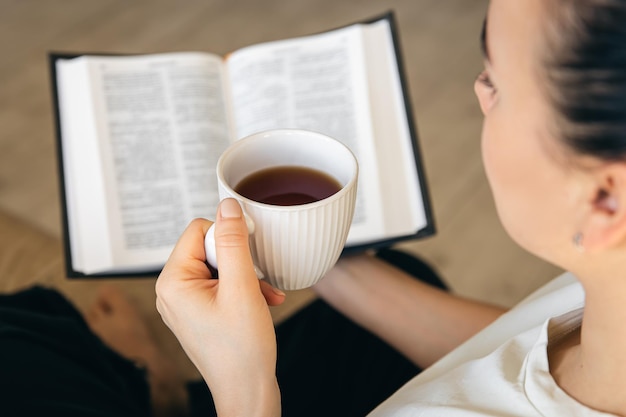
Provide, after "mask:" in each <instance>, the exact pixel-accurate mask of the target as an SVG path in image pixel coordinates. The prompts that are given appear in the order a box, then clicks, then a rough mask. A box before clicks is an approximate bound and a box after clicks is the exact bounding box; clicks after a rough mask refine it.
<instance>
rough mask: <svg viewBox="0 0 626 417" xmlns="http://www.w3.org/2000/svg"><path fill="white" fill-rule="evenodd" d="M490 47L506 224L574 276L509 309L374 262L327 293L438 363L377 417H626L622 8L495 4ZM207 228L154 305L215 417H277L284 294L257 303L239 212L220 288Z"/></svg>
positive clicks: (489, 141)
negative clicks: (208, 258) (200, 381)
mask: <svg viewBox="0 0 626 417" xmlns="http://www.w3.org/2000/svg"><path fill="white" fill-rule="evenodd" d="M483 46H484V48H483V49H484V53H485V71H484V72H483V73H482V74H481V75H480V76H479V78H478V80H477V81H476V85H475V89H476V94H477V96H478V100H479V103H480V106H481V109H482V111H483V112H484V115H485V122H484V128H483V135H482V151H483V159H484V163H485V167H486V171H487V176H488V179H489V182H490V185H491V188H492V191H493V194H494V198H495V202H496V205H497V209H498V214H499V217H500V219H501V221H502V223H503V224H504V226H505V228H506V230H507V232H508V233H509V234H510V236H511V237H512V238H513V239H514V240H515V241H516V242H517V243H519V244H520V245H521V246H522V247H524V248H525V249H527V250H528V251H530V252H532V253H534V254H536V255H537V256H539V257H541V258H543V259H546V260H548V261H550V262H552V263H554V264H556V265H558V266H560V267H562V268H564V269H567V270H569V271H571V274H566V275H564V276H562V277H559V278H557V279H556V280H555V281H553V282H552V283H550V284H549V285H548V286H546V287H544V288H543V289H541V290H540V291H538V292H537V293H536V294H534V295H533V296H531V297H529V298H528V299H527V300H525V301H524V302H523V303H522V304H520V305H519V306H517V307H515V308H514V309H512V310H511V311H509V312H506V313H504V312H503V311H500V310H499V309H497V308H494V307H491V306H487V305H482V304H477V303H473V302H469V301H466V300H462V299H458V298H455V297H453V296H451V295H448V294H447V293H445V292H442V291H440V290H437V289H433V288H431V287H429V286H427V285H425V284H423V283H421V282H419V281H416V280H414V279H412V278H410V277H409V276H408V275H406V274H404V273H403V272H401V271H399V270H397V269H396V268H394V267H392V266H390V265H388V264H385V263H384V262H381V261H380V260H378V259H376V258H372V257H368V256H361V257H355V258H349V259H345V260H342V261H341V262H339V264H338V265H337V267H336V268H335V269H334V270H333V271H332V272H331V273H330V274H329V275H328V277H327V278H325V279H324V280H322V282H321V283H320V284H318V285H317V287H316V291H317V292H318V293H319V295H320V296H321V297H322V298H323V299H324V300H326V301H327V302H328V303H330V304H331V305H333V306H335V307H336V308H337V309H339V310H341V311H342V312H344V313H345V314H346V315H347V316H348V317H351V318H352V319H353V320H355V321H356V322H357V323H359V324H361V325H362V326H364V327H365V328H367V329H369V330H370V331H372V332H373V333H375V334H377V335H379V336H380V337H381V338H382V339H384V340H386V341H387V342H389V343H390V344H391V345H392V346H394V347H396V348H397V349H398V350H399V351H400V352H402V353H404V354H405V355H406V356H407V357H408V358H410V359H411V360H412V361H413V362H414V363H415V364H417V365H419V366H421V367H429V368H428V369H427V370H426V371H424V372H423V373H421V374H420V375H418V376H417V377H416V378H415V379H413V380H411V381H410V382H409V383H408V384H406V385H405V386H404V387H403V388H402V389H400V390H399V391H398V392H397V393H396V394H394V395H392V396H391V397H390V398H389V399H388V400H387V401H385V402H384V403H383V404H382V405H381V406H380V407H378V408H377V409H376V410H374V411H373V414H372V415H375V416H383V415H399V416H402V415H420V416H422V415H446V416H448V415H450V416H456V415H459V416H462V415H463V416H464V415H472V416H474V415H511V416H512V415H524V416H530V415H555V416H556V415H559V416H562V415H605V414H603V413H611V414H614V415H622V416H626V396H624V395H623V392H624V389H625V388H626V355H624V353H623V352H626V329H625V328H624V324H623V323H624V321H625V320H626V276H624V274H625V273H624V271H626V252H625V250H626V248H625V245H626V1H624V0H585V1H565V0H527V1H521V2H520V1H518V2H515V1H514V2H512V1H508V0H493V1H492V3H491V5H490V8H489V11H488V15H487V20H486V25H485V30H484V36H483ZM209 225H210V223H209V222H207V221H202V220H198V221H195V222H193V223H192V224H191V225H190V226H189V228H188V229H187V231H186V232H185V233H184V234H183V236H182V237H181V239H180V241H179V243H178V245H177V247H176V249H175V250H174V252H173V253H172V256H171V258H170V260H169V261H168V264H167V265H166V267H165V269H164V270H163V272H162V274H161V276H160V277H159V279H158V282H157V295H158V301H157V306H158V309H159V311H160V313H161V315H162V317H163V319H164V321H165V322H166V323H167V324H168V326H169V327H170V328H171V329H172V330H173V332H174V333H175V334H176V336H177V337H178V338H179V340H180V341H181V344H182V345H183V347H184V348H185V351H186V352H187V354H188V355H189V357H190V358H191V359H192V361H193V362H194V363H195V364H196V366H197V367H198V369H199V370H200V372H201V373H202V375H203V377H204V378H205V380H206V381H207V383H208V385H209V387H210V388H211V391H212V393H213V396H214V400H215V404H216V407H217V411H218V414H219V415H224V416H228V415H246V416H254V415H267V416H277V415H279V414H280V413H281V408H280V402H281V396H280V390H279V385H278V383H277V379H276V373H275V369H276V356H277V353H276V341H275V333H274V327H273V325H272V320H271V317H270V314H269V310H268V307H267V305H268V304H270V305H273V304H279V303H280V302H282V300H283V299H284V295H283V294H282V293H280V292H278V291H272V289H271V288H269V287H268V286H266V285H263V284H262V285H261V291H259V284H258V283H257V281H256V277H255V275H254V272H253V268H252V264H251V261H250V254H249V249H248V247H247V235H246V229H245V224H244V222H243V220H242V217H241V211H240V209H239V207H238V205H237V204H236V203H234V202H233V201H232V200H225V201H224V202H223V203H222V204H221V206H220V210H219V213H218V216H217V225H216V240H217V251H218V262H219V267H220V280H219V282H218V281H217V280H210V279H208V278H209V277H210V275H209V272H208V270H207V269H206V267H205V266H204V262H203V260H204V254H203V251H202V241H203V235H204V233H205V232H206V230H207V229H208V227H209ZM574 277H575V278H574ZM503 313H504V314H503ZM492 322H493V323H492ZM490 323H491V324H490ZM485 326H486V327H485ZM483 328H484V329H483ZM481 329H482V330H481ZM472 335H474V336H473V337H472ZM470 337H471V338H470ZM468 338H470V340H468V341H467V342H465V341H466V340H467V339H468ZM431 365H432V366H431Z"/></svg>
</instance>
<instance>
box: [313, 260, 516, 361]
mask: <svg viewBox="0 0 626 417" xmlns="http://www.w3.org/2000/svg"><path fill="white" fill-rule="evenodd" d="M314 290H315V291H316V292H317V294H318V295H319V296H320V297H322V298H323V299H324V300H325V301H326V302H328V303H329V304H330V305H332V306H333V307H334V308H336V309H337V310H339V311H341V312H342V313H343V314H345V315H346V316H347V317H349V318H350V319H352V320H353V321H355V322H356V323H358V324H360V325H361V326H363V327H364V328H366V329H368V330H369V331H371V332H372V333H374V334H376V335H378V336H379V337H380V338H381V339H383V340H385V341H386V342H387V343H389V344H390V345H391V346H393V347H395V348H396V349H397V350H399V351H400V352H402V353H403V354H404V355H406V356H407V358H409V359H410V360H411V361H412V362H414V363H415V364H416V365H417V366H419V367H421V368H425V367H428V366H429V365H431V364H432V363H434V362H435V361H437V360H438V359H439V358H441V357H442V356H444V355H445V354H446V353H448V352H450V351H451V350H453V349H454V348H456V347H457V346H458V345H460V344H461V343H462V342H464V341H465V340H467V339H468V338H469V337H470V336H472V335H474V334H475V333H476V332H478V331H479V330H481V329H482V328H484V327H485V326H487V325H488V324H489V323H491V322H492V321H494V320H495V319H496V318H498V317H499V316H500V315H501V314H502V313H504V312H505V311H506V310H505V309H503V308H500V307H496V306H493V305H489V304H486V303H480V302H476V301H471V300H468V299H464V298H461V297H458V296H455V295H452V294H449V293H447V292H445V291H443V290H440V289H438V288H435V287H433V286H431V285H428V284H425V283H423V282H421V281H419V280H417V279H415V278H414V277H412V276H411V275H408V274H406V273H405V272H403V271H401V270H400V269H397V268H396V267H394V266H393V265H391V264H389V263H387V262H384V261H382V260H380V259H377V258H375V257H373V256H368V255H359V256H354V257H348V258H345V259H342V260H340V261H339V262H338V263H337V265H336V266H335V268H333V269H332V270H331V271H330V272H329V273H328V275H327V276H326V277H325V278H324V279H323V280H321V281H320V282H319V283H318V284H317V285H316V286H315V287H314Z"/></svg>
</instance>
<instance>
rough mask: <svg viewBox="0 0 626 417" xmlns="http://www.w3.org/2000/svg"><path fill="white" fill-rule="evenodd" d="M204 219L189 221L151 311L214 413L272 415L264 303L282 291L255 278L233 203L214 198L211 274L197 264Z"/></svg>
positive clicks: (271, 341)
mask: <svg viewBox="0 0 626 417" xmlns="http://www.w3.org/2000/svg"><path fill="white" fill-rule="evenodd" d="M210 226H211V222H210V221H208V220H203V219H196V220H194V221H193V222H192V223H191V224H190V225H189V226H188V227H187V229H186V230H185V232H184V233H183V234H182V236H181V237H180V239H179V241H178V243H177V244H176V247H175V248H174V250H173V252H172V254H171V255H170V258H169V260H168V262H167V264H166V265H165V267H164V268H163V271H162V272H161V275H160V276H159V278H158V280H157V283H156V293H157V310H158V311H159V313H160V314H161V317H162V318H163V321H164V322H165V324H166V325H167V326H168V327H169V328H170V329H171V330H172V332H173V333H174V335H175V336H176V337H177V338H178V340H179V342H180V343H181V345H182V346H183V348H184V350H185V352H186V353H187V355H188V356H189V358H190V359H191V361H192V362H193V363H194V364H195V365H196V367H197V368H198V370H199V371H200V373H201V374H202V376H203V377H204V379H205V381H206V382H207V384H208V386H209V387H210V389H211V392H212V394H213V398H214V401H215V405H216V408H217V411H218V414H219V415H224V416H237V415H246V416H256V415H264V416H265V415H267V416H269V415H272V416H276V415H279V414H280V392H279V390H278V385H277V382H276V373H275V372H276V336H275V332H274V325H273V322H272V317H271V315H270V311H269V308H268V304H269V305H278V304H280V303H282V302H283V301H284V299H285V294H284V293H282V292H281V291H278V290H274V289H273V288H272V287H271V286H270V285H269V284H267V283H266V282H263V281H259V280H258V279H257V276H256V274H255V272H254V267H253V263H252V258H251V255H250V248H249V246H248V232H247V228H246V223H245V221H244V218H243V214H242V211H241V208H240V206H239V204H238V203H237V202H236V201H235V200H233V199H225V200H224V201H222V203H220V206H219V208H218V212H217V219H216V224H215V242H216V253H217V262H218V269H219V279H212V277H211V272H210V271H209V269H208V267H207V265H206V264H205V259H206V257H205V253H204V235H205V234H206V232H207V230H208V229H209V227H210Z"/></svg>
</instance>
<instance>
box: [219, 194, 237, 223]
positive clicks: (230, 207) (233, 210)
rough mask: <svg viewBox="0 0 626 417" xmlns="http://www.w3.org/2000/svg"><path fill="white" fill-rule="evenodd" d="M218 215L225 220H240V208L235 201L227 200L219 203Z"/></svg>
mask: <svg viewBox="0 0 626 417" xmlns="http://www.w3.org/2000/svg"><path fill="white" fill-rule="evenodd" d="M220 215H221V216H222V218H225V219H235V218H241V206H239V203H238V202H237V200H235V199H233V198H227V199H225V200H224V201H222V202H221V203H220Z"/></svg>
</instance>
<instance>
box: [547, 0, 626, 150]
mask: <svg viewBox="0 0 626 417" xmlns="http://www.w3.org/2000/svg"><path fill="white" fill-rule="evenodd" d="M545 4H546V7H547V9H548V13H547V19H546V20H545V23H544V28H545V29H544V30H545V34H546V35H547V36H544V37H541V39H544V40H546V43H545V44H544V45H542V53H543V60H544V61H543V63H544V65H543V66H542V69H541V71H544V73H543V74H542V75H543V76H542V77H541V78H542V79H546V80H547V85H546V91H547V93H548V97H549V100H550V101H551V103H552V107H553V108H554V109H555V115H556V123H557V124H556V125H555V126H556V128H557V129H558V130H557V131H556V134H557V136H558V137H559V138H560V139H562V140H563V141H564V142H565V144H566V145H567V146H568V147H569V149H571V150H573V151H574V152H575V153H576V154H579V155H589V156H594V157H597V158H601V159H603V160H611V161H615V160H622V161H626V0H550V1H546V3H545Z"/></svg>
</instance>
